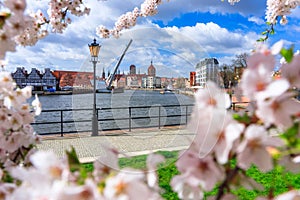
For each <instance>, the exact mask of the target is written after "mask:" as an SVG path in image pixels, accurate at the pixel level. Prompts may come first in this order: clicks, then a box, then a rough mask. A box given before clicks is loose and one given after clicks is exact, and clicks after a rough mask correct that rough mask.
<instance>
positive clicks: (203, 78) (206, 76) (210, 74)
mask: <svg viewBox="0 0 300 200" xmlns="http://www.w3.org/2000/svg"><path fill="white" fill-rule="evenodd" d="M218 74H219V62H218V60H217V59H216V58H205V59H204V60H202V61H200V62H199V63H198V64H197V65H196V85H199V86H200V87H203V88H204V87H205V85H206V83H207V81H208V80H211V81H213V82H215V83H217V84H218V85H219V75H218Z"/></svg>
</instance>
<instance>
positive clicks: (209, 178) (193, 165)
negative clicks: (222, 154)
mask: <svg viewBox="0 0 300 200" xmlns="http://www.w3.org/2000/svg"><path fill="white" fill-rule="evenodd" d="M176 166H177V168H178V170H179V171H180V172H181V173H183V174H184V173H185V172H187V171H188V172H189V174H191V175H192V176H193V177H194V178H195V179H198V180H199V181H200V182H201V183H203V185H202V188H203V189H204V190H206V191H209V190H211V189H213V187H214V186H215V184H216V183H217V182H218V181H220V180H222V178H223V176H224V174H223V170H222V168H221V167H220V166H217V164H216V163H215V162H214V160H213V158H212V156H211V155H208V156H206V157H204V158H199V154H198V152H197V151H195V149H194V148H191V149H189V150H187V151H183V152H182V153H181V155H180V156H179V159H178V161H177V162H176ZM212 174H213V175H212Z"/></svg>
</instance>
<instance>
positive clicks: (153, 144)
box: [38, 127, 194, 162]
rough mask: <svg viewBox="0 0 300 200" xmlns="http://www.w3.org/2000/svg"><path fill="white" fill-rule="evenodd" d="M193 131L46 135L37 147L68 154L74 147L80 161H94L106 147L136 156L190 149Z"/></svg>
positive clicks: (162, 130) (170, 129) (101, 154)
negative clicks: (67, 151)
mask: <svg viewBox="0 0 300 200" xmlns="http://www.w3.org/2000/svg"><path fill="white" fill-rule="evenodd" d="M193 138H194V134H192V133H191V132H189V131H188V130H185V129H181V128H179V127H176V128H167V129H161V130H159V129H148V130H134V131H133V132H128V131H115V132H107V131H106V132H99V136H93V137H92V136H90V133H85V134H82V133H81V134H73V135H70V136H66V137H59V136H56V137H53V136H52V137H49V136H43V142H42V144H39V145H38V149H41V150H52V151H54V152H55V153H56V154H57V155H58V156H60V157H62V156H63V155H65V151H66V150H69V149H71V146H73V147H74V148H75V150H76V152H77V154H78V157H79V160H80V161H81V162H92V161H94V160H95V159H97V158H98V157H99V156H101V157H102V156H105V150H106V148H105V147H114V148H116V149H118V150H119V152H120V153H121V155H125V156H133V155H142V154H148V153H150V152H155V151H159V150H166V151H173V150H182V149H187V148H188V147H189V146H190V144H191V141H192V140H193Z"/></svg>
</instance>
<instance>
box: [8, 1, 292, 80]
mask: <svg viewBox="0 0 300 200" xmlns="http://www.w3.org/2000/svg"><path fill="white" fill-rule="evenodd" d="M29 2H30V3H29V4H30V6H29V8H30V9H36V8H44V9H45V1H35V0H29ZM141 2H143V0H136V1H129V0H124V1H120V0H108V1H88V2H87V3H86V4H87V6H88V7H90V8H92V11H91V14H90V15H89V16H86V17H80V18H77V17H73V18H72V20H73V22H72V24H71V25H70V26H69V27H68V29H67V31H66V32H65V33H64V34H57V35H54V34H51V35H50V36H48V37H46V38H45V39H44V40H41V41H39V42H38V44H37V45H36V46H34V47H27V48H18V52H16V53H9V54H8V56H7V59H8V60H9V65H8V68H9V69H10V70H11V71H14V70H15V68H16V67H17V66H24V67H26V68H28V69H30V68H31V67H37V68H44V67H50V68H52V69H64V70H81V71H91V70H92V65H91V63H90V62H89V59H88V57H89V51H88V48H87V44H88V43H91V42H92V39H93V38H94V37H97V36H96V34H95V29H96V27H97V26H98V25H102V24H103V25H106V26H108V28H112V27H113V25H114V23H115V21H116V20H117V18H118V17H119V16H120V15H122V14H124V13H125V12H127V11H131V10H132V9H133V8H134V7H135V6H139V5H140V3H141ZM265 2H266V0H263V1H262V0H253V1H246V0H242V1H240V3H238V4H236V5H235V6H231V5H229V4H228V3H227V2H221V1H220V0H172V1H170V2H169V3H167V2H164V3H163V4H162V5H161V6H160V7H159V13H158V15H156V16H153V17H149V18H141V19H139V20H138V25H137V26H136V27H134V28H132V29H130V30H127V31H124V32H123V34H122V36H121V37H120V38H119V39H114V38H111V39H99V38H98V37H97V40H98V42H99V43H100V44H101V45H102V48H101V50H100V55H99V61H100V62H99V64H98V65H97V69H98V73H102V68H103V67H105V68H109V67H110V68H112V67H113V66H114V65H115V64H116V62H117V58H118V57H119V56H120V55H121V53H122V52H123V50H124V48H125V46H126V44H127V43H128V41H129V39H130V38H133V40H134V41H133V43H132V46H131V47H130V48H129V50H128V53H127V54H126V56H125V58H124V60H123V62H122V63H121V66H120V67H121V68H122V69H121V71H123V69H124V70H125V71H127V70H128V67H129V66H130V65H131V64H135V65H136V66H137V67H138V68H139V67H141V69H142V68H143V69H146V68H147V67H148V66H149V64H150V61H151V59H153V62H154V64H156V65H157V66H160V68H161V69H164V70H161V72H163V71H164V73H167V72H172V71H174V73H175V71H176V70H178V71H179V73H180V74H183V73H185V74H186V75H185V76H188V73H189V71H191V70H193V67H194V66H195V64H196V63H197V62H199V61H200V60H202V59H203V58H205V57H209V56H215V55H217V56H219V57H220V59H221V61H220V63H221V62H222V61H224V62H225V61H226V62H227V61H228V60H229V59H228V58H230V57H231V55H233V56H234V55H236V54H239V53H243V52H245V51H247V50H250V49H252V48H253V46H254V43H255V41H256V39H258V38H259V35H258V34H256V33H254V32H252V31H251V30H246V29H245V31H243V32H242V31H232V30H228V29H226V28H223V27H222V26H220V25H218V24H216V23H213V22H211V23H200V22H201V19H199V23H197V24H196V25H195V26H184V25H182V27H181V28H178V27H176V26H174V27H167V28H160V27H158V26H157V25H155V24H153V23H152V21H151V20H153V19H159V20H162V21H164V22H167V21H169V20H172V19H174V18H175V17H178V16H180V15H181V14H183V13H190V12H195V11H197V12H211V13H222V14H223V13H240V14H242V15H243V16H251V17H249V21H252V22H255V23H258V24H259V23H261V21H260V19H261V17H262V16H263V15H264V9H265ZM296 12H297V10H296ZM224 20H227V18H226V15H224ZM183 66H184V67H183ZM141 72H145V71H142V70H141ZM172 73H173V72H172Z"/></svg>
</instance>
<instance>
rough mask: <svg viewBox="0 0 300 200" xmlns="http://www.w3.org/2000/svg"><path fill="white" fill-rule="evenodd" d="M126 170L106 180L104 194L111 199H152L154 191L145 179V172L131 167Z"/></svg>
mask: <svg viewBox="0 0 300 200" xmlns="http://www.w3.org/2000/svg"><path fill="white" fill-rule="evenodd" d="M124 170H125V171H121V172H119V173H118V174H117V175H116V176H113V177H109V178H108V179H107V180H106V184H105V188H104V191H103V196H104V197H105V198H107V199H111V200H121V199H132V200H135V199H136V200H139V199H151V197H152V196H153V193H152V191H150V190H149V188H148V187H147V186H146V184H145V182H144V181H143V179H144V178H145V177H144V174H143V173H142V172H138V171H133V170H130V169H124Z"/></svg>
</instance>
